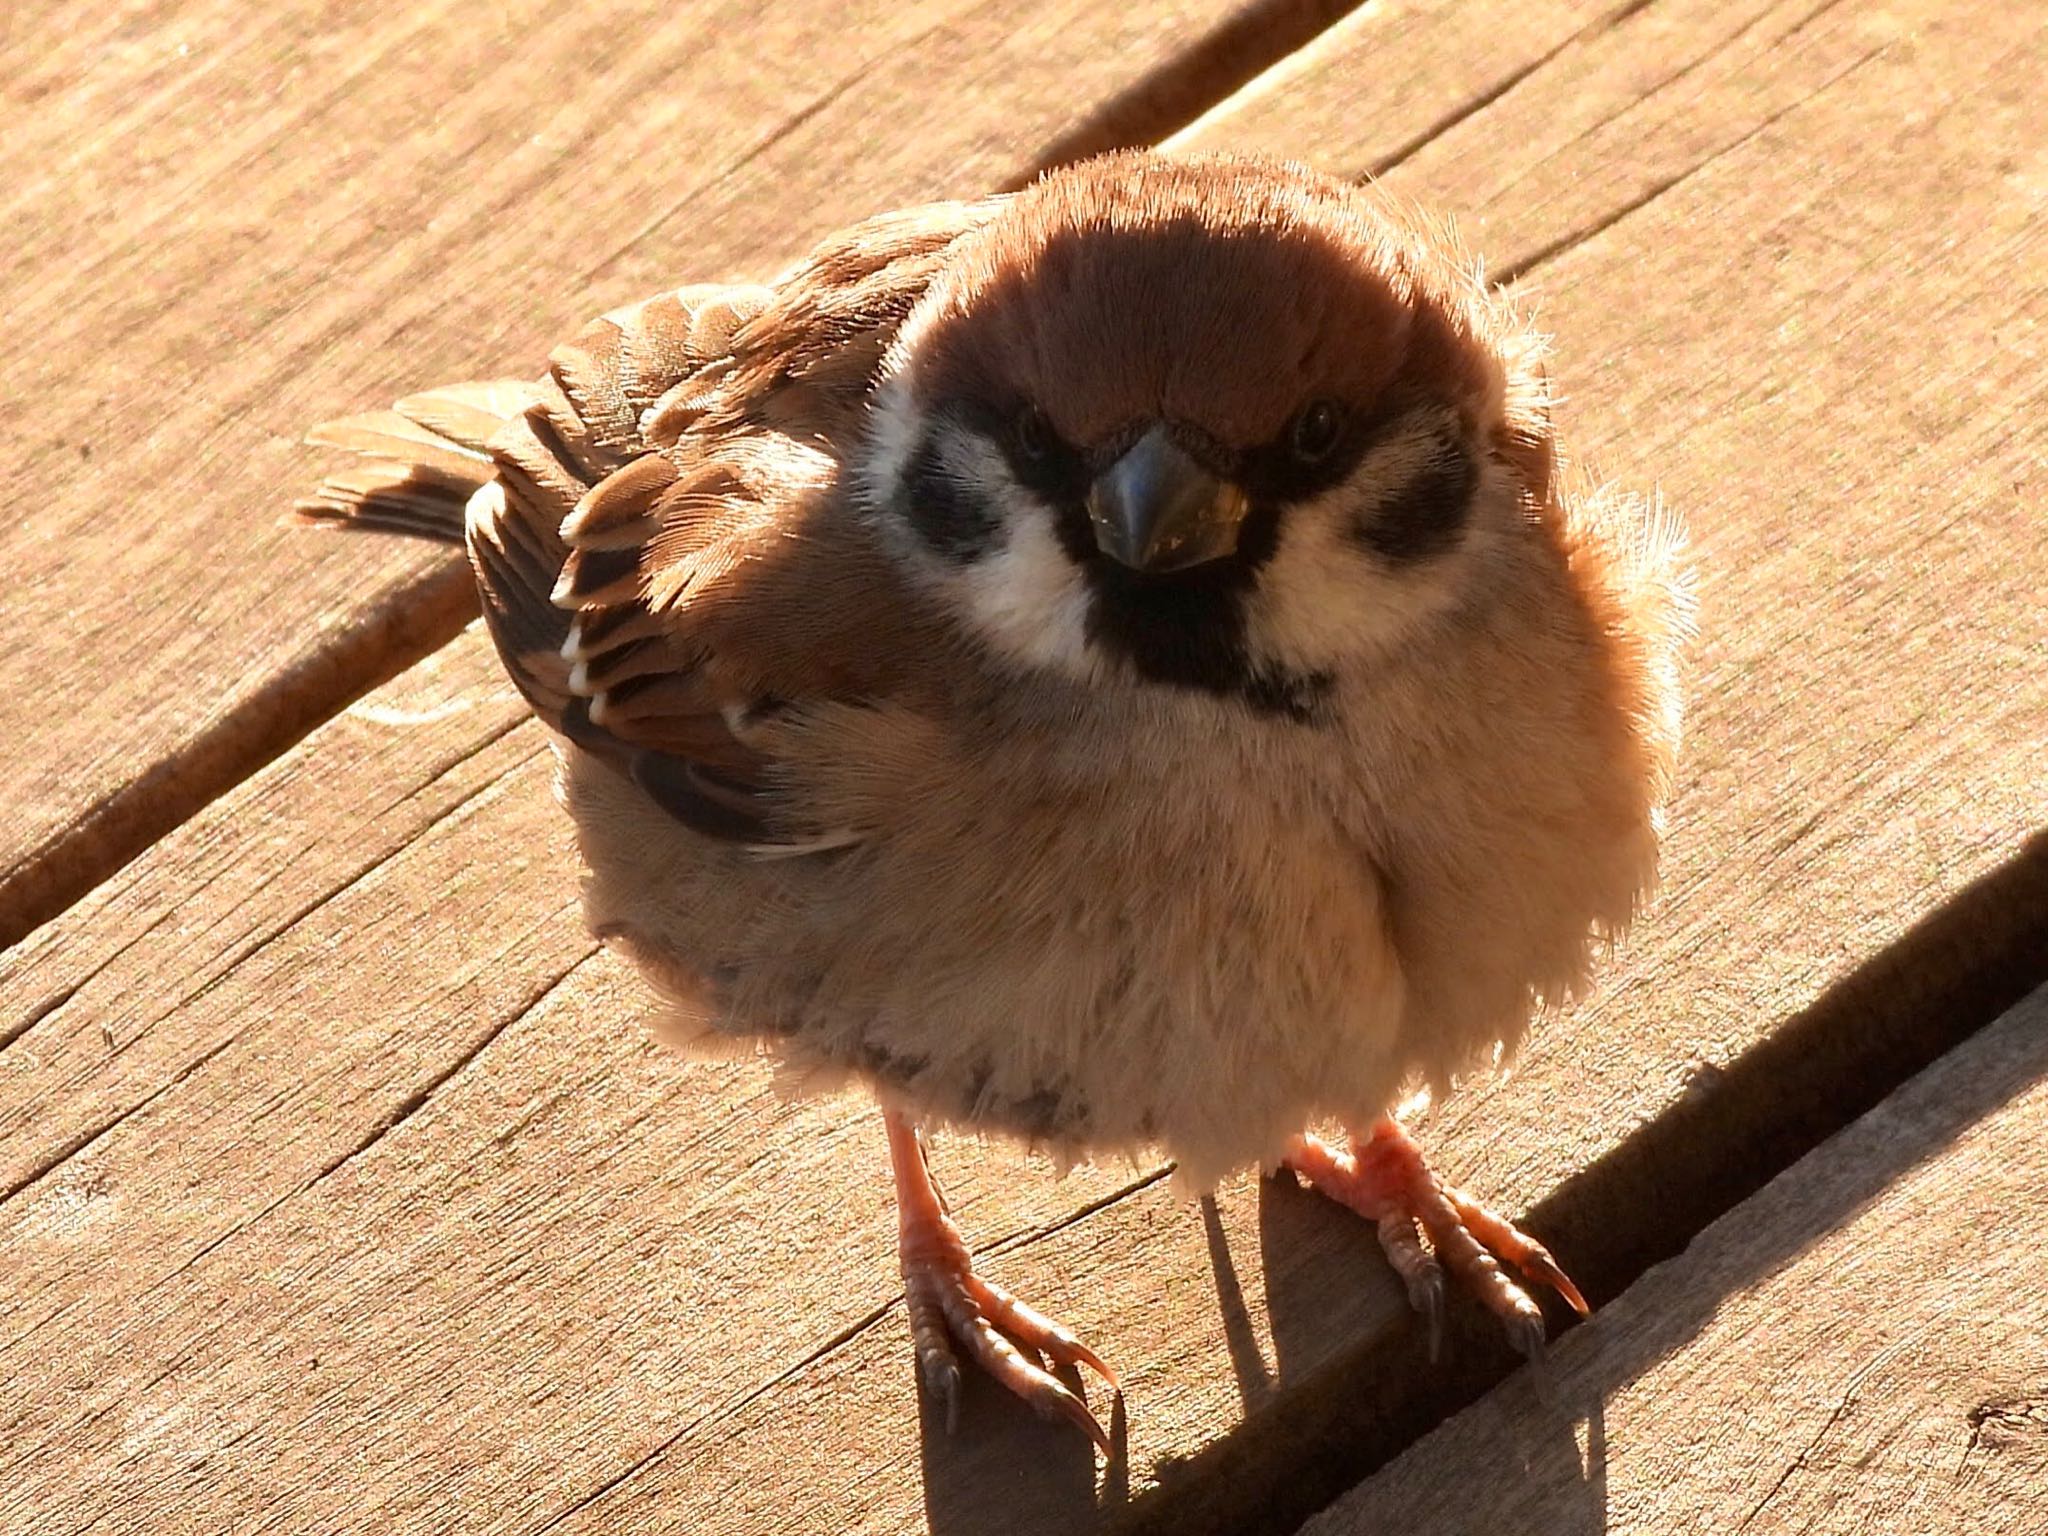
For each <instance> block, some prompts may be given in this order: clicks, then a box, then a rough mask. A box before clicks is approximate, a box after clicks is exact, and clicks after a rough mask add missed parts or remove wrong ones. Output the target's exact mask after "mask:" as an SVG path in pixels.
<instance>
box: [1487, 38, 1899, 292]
mask: <svg viewBox="0 0 2048 1536" xmlns="http://www.w3.org/2000/svg"><path fill="white" fill-rule="evenodd" d="M1822 9H1826V7H1823V8H1822ZM1816 14H1818V13H1816ZM1892 47H1893V44H1892V43H1890V42H1883V43H1879V44H1878V45H1877V46H1876V47H1874V48H1871V49H1869V50H1867V51H1866V52H1864V53H1862V54H1861V55H1859V56H1858V57H1857V58H1856V59H1855V60H1853V61H1852V62H1850V63H1848V64H1846V65H1844V66H1843V67H1842V68H1840V69H1838V70H1836V71H1835V73H1833V74H1832V75H1830V76H1828V78H1827V79H1825V80H1823V81H1822V82H1821V83H1820V84H1819V85H1818V86H1816V87H1815V88H1814V89H1813V90H1811V91H1809V92H1807V93H1806V94H1805V95H1804V96H1801V97H1800V98H1799V99H1798V100H1797V101H1794V102H1789V103H1787V104H1786V105H1785V106H1782V107H1780V108H1778V109H1777V110H1776V111H1775V112H1772V113H1771V114H1770V115H1769V116H1768V117H1766V118H1764V119H1763V121H1761V122H1759V123H1758V124H1757V125H1756V126H1755V127H1753V128H1751V129H1750V130H1749V131H1748V132H1746V133H1744V134H1742V135H1741V136H1740V137H1738V138H1734V139H1731V140H1729V141H1728V142H1727V143H1726V144H1723V145H1721V146H1720V147H1719V148H1718V149H1716V150H1715V151H1714V152H1713V153H1712V154H1710V155H1707V156H1706V157H1705V158H1704V159H1701V160H1699V161H1698V162H1696V163H1694V164H1692V165H1689V166H1687V167H1686V168H1685V169H1684V170H1682V171H1677V172H1674V173H1673V174H1671V175H1669V176H1665V177H1662V178H1660V179H1659V180H1658V181H1657V182H1656V184H1655V185H1653V186H1651V187H1650V188H1648V189H1647V190H1645V191H1644V192H1642V193H1640V194H1639V195H1637V196H1635V197H1632V198H1630V199H1629V200H1628V201H1627V202H1625V203H1623V204H1621V205H1620V206H1619V207H1617V208H1614V209H1612V210H1611V211H1610V212H1608V213H1607V214H1605V215H1604V216H1602V217H1601V218H1598V219H1595V220H1594V221H1593V222H1591V223H1590V224H1585V225H1582V226H1580V227H1579V228H1577V229H1574V230H1571V231H1569V232H1567V233H1565V234H1563V235H1560V236H1559V237H1558V238H1557V239H1555V240H1551V241H1547V242H1545V243H1544V244H1543V245H1540V246H1538V247H1537V248H1536V249H1535V250H1534V251H1531V252H1530V253H1529V254H1528V255H1527V256H1524V257H1522V258H1521V259H1520V260H1518V261H1514V262H1511V263H1509V264H1508V265H1507V266H1504V267H1502V268H1501V269H1500V270H1499V271H1498V272H1496V273H1495V274H1494V276H1493V283H1494V286H1495V287H1498V288H1507V287H1511V286H1513V285H1514V284H1516V283H1518V282H1520V281H1521V280H1522V279H1523V278H1525V277H1527V276H1528V275H1529V274H1530V273H1531V272H1533V271H1535V270H1536V268H1538V267H1540V266H1544V265H1546V264H1548V263H1550V262H1553V261H1555V260H1557V259H1558V258H1559V257H1560V256H1563V255H1566V254H1567V253H1569V252H1571V251H1573V250H1575V249H1577V248H1578V247H1579V246H1582V245H1584V244H1586V243H1587V242H1588V241H1590V240H1594V239H1597V238H1598V237H1600V236H1601V235H1604V234H1606V233H1607V232H1608V231H1609V230H1611V229H1613V228H1614V227H1615V226H1616V225H1618V224H1620V223H1622V222H1623V221H1624V220H1626V219H1629V218H1632V217H1634V216H1635V215H1636V214H1638V213H1641V212H1642V211H1643V210H1644V209H1645V208H1647V207H1649V206H1650V205H1651V204H1652V203H1654V202H1656V201H1657V200H1658V199H1659V198H1661V197H1663V196H1664V195H1665V194H1666V193H1667V192H1670V191H1673V190H1674V189H1676V188H1678V187H1681V186H1684V185H1685V184H1686V183H1687V182H1689V181H1691V180H1692V179H1693V178H1694V177H1695V176H1697V175H1699V174H1700V172H1702V171H1704V170H1706V169H1707V168H1708V167H1710V166H1712V165H1713V164H1715V162H1717V161H1719V160H1723V159H1725V158H1727V157H1728V156H1729V155H1731V154H1733V153H1734V152H1735V151H1736V150H1738V149H1741V148H1742V147H1743V146H1744V145H1746V144H1748V143H1749V142H1750V141H1752V140H1753V139H1755V138H1756V137H1757V136H1758V135H1760V134H1763V133H1765V132H1767V131H1769V130H1770V129H1772V128H1774V127H1776V126H1777V125H1778V124H1779V123H1780V122H1782V121H1784V120H1785V119H1786V118H1787V117H1789V116H1791V115H1792V114H1793V113H1794V112H1798V111H1801V110H1803V109H1805V108H1806V107H1808V106H1810V105H1811V104H1812V103H1813V102H1815V101H1816V100H1818V99H1819V98H1820V97H1821V96H1823V95H1825V94H1826V93H1827V92H1828V91H1829V90H1831V89H1832V88H1833V87H1835V86H1836V85H1839V84H1840V83H1841V82H1842V81H1844V80H1847V79H1848V78H1849V77H1850V76H1852V75H1854V74H1855V73H1856V72H1857V71H1858V70H1860V69H1862V68H1863V67H1864V66H1865V65H1867V64H1870V63H1872V62H1873V61H1874V60H1876V59H1878V58H1881V57H1882V56H1883V55H1884V54H1886V53H1888V52H1890V51H1891V49H1892Z"/></svg>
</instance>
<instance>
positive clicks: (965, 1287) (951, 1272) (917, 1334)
mask: <svg viewBox="0 0 2048 1536" xmlns="http://www.w3.org/2000/svg"><path fill="white" fill-rule="evenodd" d="M903 1277H904V1288H905V1289H904V1294H905V1297H906V1300H907V1302H908V1305H909V1309H910V1331H911V1337H912V1339H913V1340H914V1341H915V1343H916V1346H917V1358H918V1366H919V1372H920V1374H921V1375H922V1377H923V1378H924V1383H925V1389H926V1391H927V1392H929V1393H930V1394H931V1396H932V1397H933V1399H934V1400H935V1401H936V1402H937V1403H938V1404H939V1406H940V1408H941V1409H942V1411H943V1412H944V1414H945V1420H946V1430H947V1433H949V1434H950V1433H951V1432H952V1431H953V1430H954V1429H956V1428H957V1427H958V1425H959V1422H960V1386H961V1382H960V1364H959V1360H958V1357H957V1356H956V1354H955V1350H954V1346H955V1345H956V1344H957V1345H958V1346H959V1347H960V1348H961V1349H964V1350H965V1351H966V1353H967V1355H968V1357H969V1358H970V1359H971V1360H973V1362H974V1363H975V1364H976V1365H978V1366H980V1367H981V1369H982V1370H984V1371H986V1372H987V1373H988V1374H989V1375H990V1376H992V1377H994V1378H995V1380H996V1382H997V1383H998V1384H999V1385H1001V1386H1003V1387H1004V1388H1006V1389H1008V1390H1009V1391H1010V1392H1013V1393H1015V1394H1016V1395H1017V1396H1018V1397H1021V1398H1022V1399H1023V1400H1024V1401H1025V1402H1026V1403H1029V1404H1030V1405H1031V1407H1032V1408H1033V1409H1034V1410H1035V1411H1036V1412H1037V1413H1039V1414H1040V1415H1041V1416H1043V1417H1045V1418H1048V1419H1053V1420H1064V1421H1065V1422H1067V1423H1070V1424H1072V1425H1073V1426H1074V1427H1075V1428H1077V1429H1079V1430H1080V1431H1081V1432H1082V1433H1084V1434H1085V1435H1087V1436H1088V1438H1089V1439H1091V1440H1093V1441H1094V1442H1095V1443H1096V1444H1097V1445H1098V1446H1100V1447H1101V1448H1102V1452H1103V1454H1104V1455H1108V1454H1110V1440H1109V1435H1108V1433H1107V1432H1106V1431H1105V1430H1104V1429H1103V1427H1102V1425H1101V1423H1100V1422H1098V1421H1097V1419H1096V1417H1095V1415H1094V1414H1093V1413H1091V1412H1089V1410H1088V1404H1087V1403H1086V1402H1085V1401H1084V1400H1083V1399H1082V1398H1081V1396H1080V1395H1079V1394H1078V1393H1076V1392H1075V1391H1073V1390H1072V1389H1071V1388H1069V1387H1068V1386H1067V1385H1066V1383H1064V1382H1062V1381H1061V1380H1060V1379H1059V1378H1058V1377H1056V1376H1054V1375H1053V1374H1052V1371H1051V1370H1048V1369H1047V1362H1048V1361H1049V1362H1051V1364H1052V1366H1053V1367H1055V1368H1057V1367H1062V1366H1066V1367H1072V1366H1081V1365H1085V1366H1087V1367H1088V1368H1089V1369H1090V1370H1092V1371H1094V1372H1095V1373H1096V1374H1097V1375H1099V1376H1101V1377H1102V1379H1103V1380H1104V1381H1106V1382H1108V1383H1109V1385H1110V1388H1111V1389H1112V1390H1120V1389H1118V1387H1117V1379H1116V1373H1115V1372H1113V1371H1112V1370H1110V1368H1109V1367H1108V1366H1107V1365H1105V1364H1104V1363H1103V1361H1102V1358H1101V1357H1100V1356H1099V1355H1097V1354H1096V1353H1095V1351H1094V1350H1092V1349H1090V1348H1089V1347H1088V1346H1087V1345H1086V1344H1083V1343H1082V1342H1081V1341H1080V1340H1079V1339H1078V1338H1076V1337H1075V1336H1074V1335H1073V1334H1072V1333H1071V1332H1069V1331H1068V1330H1067V1329H1066V1328H1063V1327H1062V1326H1060V1325H1059V1324H1058V1323H1056V1322H1054V1321H1053V1320H1052V1319H1051V1318H1049V1317H1046V1316H1045V1315H1044V1314H1043V1313H1041V1312H1039V1311H1037V1310H1035V1309H1034V1308H1032V1307H1029V1306H1026V1305H1025V1304H1024V1303H1023V1302H1021V1301H1019V1300H1017V1298H1016V1297H1014V1296H1012V1295H1011V1294H1010V1293H1009V1292H1008V1291H1005V1290H1004V1289H1003V1288H1002V1287H1001V1286H999V1285H996V1284H995V1283H994V1282H992V1281H988V1280H984V1279H982V1278H981V1276H979V1275H977V1274H975V1272H974V1267H973V1261H972V1259H971V1258H970V1256H969V1255H968V1253H967V1250H966V1247H965V1245H964V1244H961V1243H960V1242H959V1241H958V1239H957V1238H955V1239H954V1240H953V1241H951V1242H947V1241H937V1242H933V1243H931V1244H929V1245H920V1246H919V1247H918V1248H916V1249H913V1250H906V1252H905V1253H904V1256H903Z"/></svg>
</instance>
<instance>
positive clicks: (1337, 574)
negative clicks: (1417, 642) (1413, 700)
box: [1246, 464, 1512, 672]
mask: <svg viewBox="0 0 2048 1536" xmlns="http://www.w3.org/2000/svg"><path fill="white" fill-rule="evenodd" d="M1503 498H1506V499H1508V500H1510V501H1511V500H1512V497H1511V494H1510V492H1509V491H1508V489H1507V488H1506V485H1505V480H1504V477H1503V475H1502V472H1501V471H1500V469H1499V468H1498V467H1497V466H1495V465H1492V464H1488V465H1486V467H1485V469H1484V470H1483V471H1482V473H1481V476H1480V481H1479V484H1478V485H1477V486H1476V487H1475V488H1474V492H1473V507H1472V512H1471V515H1470V518H1469V520H1468V522H1467V525H1466V528H1465V530H1464V533H1463V535H1462V536H1461V537H1460V539H1459V541H1458V543H1457V545H1456V546H1455V547H1454V548H1452V549H1450V550H1448V551H1446V552H1445V553H1443V554H1442V555H1439V556H1437V557H1435V558H1433V559H1430V560H1425V561H1422V562H1420V563H1418V564H1415V565H1405V566H1390V565H1389V564H1387V563H1386V562H1385V561H1384V560H1382V559H1380V558H1379V557H1377V556H1375V555H1373V554H1371V553H1370V552H1368V551H1367V550H1365V549H1364V548H1362V547H1360V545H1359V544H1358V542H1357V540H1356V539H1355V538H1354V537H1353V536H1352V534H1351V531H1350V529H1351V524H1352V521H1353V518H1354V516H1355V509H1353V508H1351V507H1349V506H1347V505H1344V504H1343V503H1342V502H1341V501H1340V499H1339V498H1337V497H1331V498H1326V499H1324V500H1322V501H1318V502H1311V503H1309V504H1308V505H1306V506H1302V507H1298V508H1296V509H1295V510H1294V511H1293V513H1292V514H1291V515H1290V516H1289V517H1288V518H1287V520H1286V522H1285V523H1284V524H1283V526H1282V528H1281V532H1280V544H1279V547H1278V548H1277V549H1275V550H1274V552H1273V557H1272V559H1271V560H1269V561H1268V562H1267V563H1266V567H1265V569H1264V570H1263V571H1261V572H1260V574H1259V585H1258V592H1257V596H1256V597H1255V598H1254V599H1253V601H1252V603H1251V605H1250V609H1249V612H1248V613H1247V615H1246V617H1247V639H1248V640H1249V641H1250V643H1251V649H1252V652H1253V654H1254V655H1255V656H1258V657H1262V658H1270V659H1271V660H1273V661H1277V662H1280V663H1282V664H1283V665H1285V666H1287V667H1290V668H1292V669H1295V670H1297V671H1304V672H1320V671H1328V670H1331V669H1332V668H1334V667H1336V666H1338V665H1340V664H1341V663H1342V662H1344V661H1345V660H1347V659H1350V658H1355V657H1358V656H1360V655H1361V654H1365V655H1370V654H1372V653H1374V652H1384V651H1387V650H1391V649H1393V648H1394V647H1395V646H1397V645H1399V644H1400V643H1401V641H1402V640H1403V639H1404V638H1405V637H1406V636H1407V635H1408V634H1410V633H1411V632H1412V631H1413V630H1414V629H1415V628H1416V627H1417V626H1418V625H1420V624H1422V623H1423V622H1425V621H1426V620H1428V619H1430V618H1431V617H1433V616H1435V615H1437V614H1439V613H1442V612H1444V611H1445V610H1446V609H1448V608H1449V607H1450V606H1451V605H1452V604H1453V603H1455V602H1456V601H1457V598H1458V594H1459V592H1460V590H1461V589H1462V587H1463V585H1464V583H1465V580H1466V578H1467V576H1468V574H1469V572H1470V569H1471V567H1472V564H1473V562H1474V561H1475V560H1478V559H1483V558H1484V555H1483V550H1484V548H1485V546H1486V545H1488V544H1489V543H1490V542H1492V540H1493V538H1494V536H1495V535H1494V529H1493V524H1494V523H1495V522H1496V521H1497V519H1496V518H1495V517H1494V516H1493V515H1492V511H1491V509H1492V508H1494V507H1496V506H1498V505H1499V504H1500V503H1501V502H1502V500H1503Z"/></svg>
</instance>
